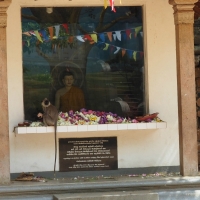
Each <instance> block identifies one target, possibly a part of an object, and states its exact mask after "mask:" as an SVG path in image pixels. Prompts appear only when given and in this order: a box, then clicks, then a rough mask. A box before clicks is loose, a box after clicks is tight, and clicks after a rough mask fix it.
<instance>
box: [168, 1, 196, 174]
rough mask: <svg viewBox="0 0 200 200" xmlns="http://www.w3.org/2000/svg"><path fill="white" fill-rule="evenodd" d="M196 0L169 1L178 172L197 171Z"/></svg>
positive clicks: (191, 172)
mask: <svg viewBox="0 0 200 200" xmlns="http://www.w3.org/2000/svg"><path fill="white" fill-rule="evenodd" d="M195 2H197V0H169V3H170V4H172V5H173V9H174V21H175V30H176V56H177V84H178V115H179V148H180V173H181V175H183V176H194V175H197V172H198V151H197V122H196V92H195V66H194V33H193V23H194V11H193V7H194V3H195Z"/></svg>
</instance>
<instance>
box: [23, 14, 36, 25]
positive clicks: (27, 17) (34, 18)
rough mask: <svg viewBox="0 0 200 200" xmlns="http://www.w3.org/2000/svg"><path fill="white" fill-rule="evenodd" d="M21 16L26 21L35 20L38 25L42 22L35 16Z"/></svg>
mask: <svg viewBox="0 0 200 200" xmlns="http://www.w3.org/2000/svg"><path fill="white" fill-rule="evenodd" d="M21 16H22V18H24V19H30V20H34V21H36V22H38V23H39V22H40V20H39V19H38V18H37V17H35V16H33V15H24V14H22V15H21Z"/></svg>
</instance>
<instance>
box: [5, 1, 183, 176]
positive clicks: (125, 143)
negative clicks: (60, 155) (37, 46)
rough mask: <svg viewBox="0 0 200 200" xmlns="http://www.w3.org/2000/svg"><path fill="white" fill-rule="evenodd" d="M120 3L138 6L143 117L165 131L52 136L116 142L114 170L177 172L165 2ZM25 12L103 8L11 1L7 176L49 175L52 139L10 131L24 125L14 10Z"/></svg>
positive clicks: (169, 19)
mask: <svg viewBox="0 0 200 200" xmlns="http://www.w3.org/2000/svg"><path fill="white" fill-rule="evenodd" d="M121 1H122V6H126V5H132V6H134V5H141V6H143V9H144V30H145V32H144V39H145V67H146V74H147V75H148V76H147V80H146V87H147V93H148V96H147V99H148V102H149V112H150V113H153V112H159V113H160V114H159V117H160V118H161V119H163V120H164V121H166V122H167V128H166V129H155V130H137V131H136V130H135V131H119V132H117V131H116V132H115V131H107V132H90V133H86V132H83V133H66V134H64V133H59V134H58V136H59V137H84V136H85V137H86V136H87V137H93V136H117V137H118V161H119V163H118V165H119V168H136V167H152V166H178V165H179V143H178V113H177V87H176V56H175V29H174V21H173V10H172V7H171V5H169V4H168V1H158V0H134V1H130V0H121ZM115 5H116V6H120V2H119V0H115ZM31 6H38V7H39V6H48V7H49V6H65V7H67V6H103V0H93V1H85V0H72V1H66V0H54V1H49V0H12V3H11V5H10V7H9V9H8V12H7V13H8V26H7V50H8V54H7V56H8V95H9V96H8V98H9V127H10V156H11V157H10V162H11V173H15V172H22V171H52V170H53V162H54V136H53V133H50V134H28V135H15V134H14V133H13V132H12V131H13V127H14V126H16V125H17V124H18V123H19V122H21V121H23V120H24V114H23V82H22V41H21V18H20V8H21V7H31ZM58 169H59V168H58V165H57V170H58Z"/></svg>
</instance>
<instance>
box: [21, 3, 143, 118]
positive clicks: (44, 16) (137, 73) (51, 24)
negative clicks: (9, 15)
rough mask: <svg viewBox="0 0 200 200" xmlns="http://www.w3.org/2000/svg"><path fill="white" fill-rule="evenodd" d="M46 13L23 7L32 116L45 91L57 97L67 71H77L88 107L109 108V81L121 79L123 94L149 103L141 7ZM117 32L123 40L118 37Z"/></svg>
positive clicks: (26, 87) (27, 103)
mask: <svg viewBox="0 0 200 200" xmlns="http://www.w3.org/2000/svg"><path fill="white" fill-rule="evenodd" d="M46 11H47V10H46V8H23V9H22V44H23V69H24V102H25V116H26V118H30V119H31V118H33V117H32V116H33V115H35V114H36V113H37V112H38V111H39V108H40V105H39V102H40V100H41V98H42V97H41V95H39V94H42V95H46V96H47V97H49V98H50V99H51V101H54V94H55V91H56V90H57V89H58V88H60V87H61V86H62V81H61V80H60V75H61V74H62V72H63V71H64V70H66V69H69V70H71V71H73V72H74V74H75V77H76V84H77V85H78V86H79V87H81V88H82V89H83V90H84V92H85V96H86V102H87V107H88V109H95V108H96V109H99V110H104V109H106V107H105V105H106V104H105V102H106V101H107V98H109V97H108V96H109V95H110V92H109V90H108V88H109V85H113V83H114V86H115V88H116V87H118V86H117V85H116V84H117V82H123V81H124V84H126V89H125V90H124V89H122V88H123V87H121V86H120V87H118V93H123V92H124V91H126V93H127V91H128V92H129V93H130V94H131V93H132V94H133V95H134V97H135V99H136V98H137V99H138V102H137V103H141V102H143V100H144V99H143V98H144V97H143V93H142V90H143V88H141V87H142V82H143V73H142V71H141V70H142V67H143V66H144V63H143V38H142V9H141V7H130V6H127V7H116V12H113V11H111V9H110V8H109V7H108V8H107V9H105V8H104V7H68V8H67V7H54V8H53V12H52V13H47V12H46ZM117 31H120V37H121V41H120V40H119V38H118V39H114V34H113V33H116V34H117ZM108 33H109V34H110V33H112V34H111V35H110V36H111V38H110V37H109V34H108ZM122 33H123V34H122ZM102 34H103V35H104V36H103V37H104V38H102ZM116 37H118V36H117V35H115V38H116ZM122 41H123V42H122ZM108 44H109V45H108ZM123 51H124V52H123ZM36 63H37V64H36ZM106 67H107V68H106ZM114 79H115V81H114V82H113V80H114ZM42 82H43V84H42ZM92 88H93V89H92ZM106 88H107V89H106ZM39 90H41V91H40V92H39ZM123 90H124V91H123ZM30 91H31V92H30ZM30 93H31V94H30ZM100 93H101V94H102V96H99V94H100ZM132 94H131V95H132ZM95 95H96V96H95ZM129 96H130V95H129ZM33 97H34V99H33ZM98 101H101V102H98ZM30 102H31V103H30ZM102 102H103V103H102ZM30 113H31V114H30Z"/></svg>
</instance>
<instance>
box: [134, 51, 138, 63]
mask: <svg viewBox="0 0 200 200" xmlns="http://www.w3.org/2000/svg"><path fill="white" fill-rule="evenodd" d="M136 55H137V51H134V52H133V59H134V60H135V61H136Z"/></svg>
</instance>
